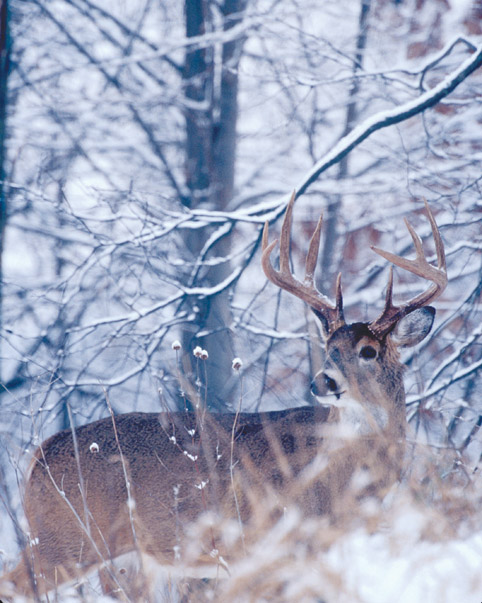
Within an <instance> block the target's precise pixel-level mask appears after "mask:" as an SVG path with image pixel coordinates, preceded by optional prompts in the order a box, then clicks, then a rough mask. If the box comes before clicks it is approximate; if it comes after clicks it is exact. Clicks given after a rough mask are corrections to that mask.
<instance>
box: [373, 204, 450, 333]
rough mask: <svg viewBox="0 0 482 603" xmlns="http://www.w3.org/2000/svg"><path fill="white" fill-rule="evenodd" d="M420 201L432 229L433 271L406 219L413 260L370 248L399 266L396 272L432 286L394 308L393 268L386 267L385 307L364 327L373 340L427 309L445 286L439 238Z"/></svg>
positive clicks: (429, 214)
mask: <svg viewBox="0 0 482 603" xmlns="http://www.w3.org/2000/svg"><path fill="white" fill-rule="evenodd" d="M424 201H425V208H426V210H427V215H428V219H429V220H430V225H431V226H432V233H433V238H434V241H435V249H436V251H437V268H436V267H435V266H432V265H431V264H429V263H428V261H427V259H426V257H425V254H424V252H423V249H422V241H421V239H420V237H419V236H418V234H417V233H416V232H415V230H414V229H413V227H412V225H411V224H410V223H409V222H408V220H407V219H405V224H406V225H407V229H408V231H409V233H410V235H411V237H412V240H413V244H414V246H415V251H416V253H417V257H416V258H415V259H414V260H407V259H406V258H402V257H400V256H398V255H395V254H393V253H390V252H389V251H384V250H383V249H379V248H378V247H373V246H372V249H373V251H375V252H376V253H378V255H381V256H382V257H383V258H385V259H386V260H388V261H389V262H391V263H392V264H394V265H395V266H400V268H403V269H404V270H407V271H408V272H411V273H412V274H416V275H417V276H421V277H422V278H425V279H427V280H429V281H432V283H433V284H432V285H431V286H430V287H429V288H428V289H427V290H426V291H424V292H423V293H420V294H419V295H417V296H416V297H414V298H412V299H411V300H409V301H407V302H405V303H404V304H402V305H401V306H395V305H394V304H393V302H392V290H393V268H392V267H390V274H389V277H388V286H387V294H386V298H385V307H384V309H383V311H382V313H381V314H380V316H379V317H378V318H376V319H375V320H374V321H373V322H371V323H370V324H369V325H368V326H369V328H370V330H371V331H372V333H373V334H374V335H375V336H376V337H383V336H385V335H386V334H387V333H389V332H390V331H391V330H392V329H393V328H394V327H395V325H396V324H397V322H398V321H399V320H400V319H401V318H403V317H404V316H406V315H407V314H410V312H413V311H414V310H416V309H417V308H422V307H423V306H426V305H428V304H429V303H430V302H432V301H433V300H434V299H436V298H437V297H438V296H439V295H440V294H441V293H442V292H443V290H444V289H445V287H446V286H447V267H446V264H445V252H444V246H443V242H442V238H441V236H440V232H439V230H438V227H437V224H436V222H435V219H434V217H433V214H432V212H431V211H430V207H429V205H428V203H427V201H426V200H425V199H424Z"/></svg>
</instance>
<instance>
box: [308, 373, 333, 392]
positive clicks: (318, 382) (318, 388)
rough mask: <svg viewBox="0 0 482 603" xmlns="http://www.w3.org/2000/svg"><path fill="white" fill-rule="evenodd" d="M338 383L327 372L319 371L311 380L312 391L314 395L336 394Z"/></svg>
mask: <svg viewBox="0 0 482 603" xmlns="http://www.w3.org/2000/svg"><path fill="white" fill-rule="evenodd" d="M337 391H338V384H337V382H336V381H335V380H334V379H333V377H330V375H328V374H327V373H318V374H317V375H316V376H315V378H314V379H313V381H312V382H311V393H312V394H313V395H314V396H326V395H328V394H336V393H337Z"/></svg>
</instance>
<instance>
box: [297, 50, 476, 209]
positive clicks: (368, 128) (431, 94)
mask: <svg viewBox="0 0 482 603" xmlns="http://www.w3.org/2000/svg"><path fill="white" fill-rule="evenodd" d="M481 65H482V44H481V45H479V46H478V47H477V49H476V51H475V52H474V53H473V54H472V55H471V56H470V57H469V58H468V59H466V60H465V61H464V62H463V63H462V65H461V66H460V67H459V68H458V69H456V70H455V71H453V72H452V73H451V74H450V75H448V76H447V77H446V78H444V79H443V80H442V81H441V82H440V84H438V85H437V86H435V87H434V88H432V89H431V90H429V91H428V92H425V93H424V94H422V95H421V96H419V97H418V98H417V99H415V100H411V101H409V102H407V103H404V104H403V105H400V106H399V107H396V108H395V109H390V110H387V111H381V112H379V113H376V114H375V115H373V116H372V117H369V118H368V119H366V120H365V121H364V122H363V123H362V124H360V125H359V126H357V127H356V128H355V129H354V130H352V131H351V132H350V133H349V134H347V135H346V136H344V137H343V138H341V139H340V140H339V141H338V143H337V144H336V145H335V147H334V148H333V149H332V150H331V151H330V152H328V153H327V154H326V155H325V156H324V157H323V158H322V159H320V161H318V163H316V164H315V165H314V166H313V168H312V169H311V171H310V172H309V174H308V175H307V176H306V177H305V178H304V179H303V181H302V182H301V183H300V184H299V185H298V186H297V187H296V191H297V192H296V197H300V196H301V195H302V194H303V193H304V192H306V190H307V189H308V187H309V186H310V185H311V184H313V182H315V180H317V179H318V177H319V176H320V174H322V173H323V172H325V171H326V170H327V169H328V168H330V167H331V166H332V165H335V164H336V163H338V162H339V161H341V160H342V159H343V157H345V156H346V155H348V153H349V152H350V151H351V150H352V149H354V148H355V147H356V146H358V145H359V144H360V143H361V142H363V141H364V140H365V139H366V138H368V137H369V136H370V135H371V134H373V132H376V131H377V130H381V129H382V128H387V127H388V126H393V125H395V124H398V123H400V122H402V121H405V120H406V119H409V118H410V117H413V116H414V115H418V114H419V113H422V112H423V111H425V110H426V109H430V107H433V106H435V105H436V104H437V103H439V102H440V101H441V100H443V99H444V98H445V97H446V96H448V95H449V94H450V93H451V92H453V91H454V90H455V88H457V86H458V85H459V84H461V83H462V82H463V81H464V80H465V79H466V78H467V77H468V76H469V75H470V74H471V73H472V72H474V71H475V70H476V69H477V68H478V67H480V66H481Z"/></svg>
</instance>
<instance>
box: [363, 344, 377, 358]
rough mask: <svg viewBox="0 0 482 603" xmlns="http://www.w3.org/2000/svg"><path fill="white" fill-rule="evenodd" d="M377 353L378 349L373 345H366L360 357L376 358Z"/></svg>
mask: <svg viewBox="0 0 482 603" xmlns="http://www.w3.org/2000/svg"><path fill="white" fill-rule="evenodd" d="M376 355H377V351H376V349H375V348H374V347H372V346H371V345H364V346H363V347H362V348H361V350H360V352H359V356H360V358H363V359H364V360H372V359H373V358H376Z"/></svg>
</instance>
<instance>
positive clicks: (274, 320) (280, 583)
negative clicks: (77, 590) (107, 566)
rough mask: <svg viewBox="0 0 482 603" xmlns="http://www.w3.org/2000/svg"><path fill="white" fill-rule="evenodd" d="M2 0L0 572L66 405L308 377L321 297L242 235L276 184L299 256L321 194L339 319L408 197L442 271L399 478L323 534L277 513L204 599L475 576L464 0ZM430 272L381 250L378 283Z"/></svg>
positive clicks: (470, 67)
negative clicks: (435, 237)
mask: <svg viewBox="0 0 482 603" xmlns="http://www.w3.org/2000/svg"><path fill="white" fill-rule="evenodd" d="M0 18H1V32H0V34H1V48H0V78H1V81H0V112H1V113H0V170H1V181H0V236H1V245H0V254H1V255H0V383H1V389H0V409H1V412H0V416H1V420H0V574H1V573H2V568H3V570H5V571H6V570H7V568H11V567H12V566H13V565H15V562H16V559H18V557H19V555H20V549H21V547H22V543H23V542H24V536H23V534H24V531H25V525H24V519H23V514H22V484H23V479H24V475H25V472H26V468H27V466H28V463H29V459H30V458H31V455H32V452H33V450H34V449H35V447H36V446H37V445H38V444H39V443H40V442H41V441H43V440H44V439H45V438H46V437H48V436H50V435H52V434H54V433H56V432H57V431H59V430H61V429H65V428H68V427H70V426H71V425H72V424H75V425H76V426H79V425H82V424H85V423H88V422H91V421H94V420H96V419H99V418H101V417H105V416H107V415H108V414H109V410H110V409H109V407H110V408H111V409H112V411H113V412H114V413H115V414H120V413H125V412H130V411H150V412H156V411H161V410H166V409H171V410H173V409H178V410H182V409H184V408H186V406H187V407H195V406H196V405H197V404H201V405H202V406H203V407H206V408H208V409H209V410H210V411H212V412H221V413H222V412H227V411H231V412H233V411H236V410H237V409H242V410H243V411H267V410H275V409H287V408H292V407H296V406H303V405H307V404H309V405H315V404H316V403H317V402H316V399H315V398H314V397H313V396H312V395H311V393H310V383H311V379H312V377H313V375H315V374H316V373H317V371H319V369H320V367H321V365H322V363H323V349H322V345H321V342H320V337H319V332H318V326H317V324H316V318H315V316H314V314H313V313H312V312H311V311H310V310H309V308H308V307H307V306H306V304H304V303H303V302H302V301H300V300H298V299H296V298H295V297H293V296H291V295H289V294H288V293H286V292H282V291H281V290H280V289H278V288H276V287H275V286H273V285H272V284H271V283H269V282H268V281H267V279H266V276H265V275H264V273H263V271H262V269H261V261H260V257H261V238H262V229H263V225H264V223H265V222H266V221H268V222H269V224H270V237H271V240H273V239H274V238H275V237H278V236H279V232H280V227H281V220H282V216H283V213H284V211H285V209H286V205H287V203H288V200H289V198H290V196H291V193H292V191H293V190H295V191H296V196H297V200H296V203H295V206H294V214H293V232H292V244H291V261H292V264H293V271H294V273H295V274H297V275H298V277H299V278H300V279H302V278H303V274H304V272H303V271H304V266H303V263H304V258H305V256H306V252H307V248H308V242H309V239H310V237H311V235H312V233H313V230H314V228H315V225H316V222H317V220H318V217H319V215H320V214H321V213H323V228H322V238H321V249H320V254H319V258H318V263H317V271H316V285H317V287H318V289H319V290H320V291H322V292H323V293H324V294H325V295H327V296H328V297H329V298H331V299H333V298H334V292H335V281H336V277H337V274H338V273H339V272H341V273H342V287H343V299H344V309H345V315H346V317H347V320H348V321H349V322H355V321H366V320H369V319H371V318H372V317H374V316H375V315H376V314H378V313H380V311H381V309H382V308H383V304H384V295H385V289H386V286H387V279H388V273H389V270H388V268H389V265H388V262H386V261H385V260H384V259H383V258H381V257H380V256H378V255H376V254H375V253H373V251H372V250H371V248H370V247H371V246H377V247H380V248H382V249H386V250H390V251H391V252H393V253H396V254H397V255H403V256H405V257H414V248H413V242H412V239H411V237H410V233H409V231H408V230H407V228H406V226H405V223H404V218H406V219H408V220H409V222H410V223H411V224H412V225H413V226H414V228H415V229H416V231H417V232H418V233H419V234H420V236H421V238H422V240H423V243H424V249H425V251H426V254H427V257H428V259H429V261H431V262H434V261H435V258H436V255H435V250H434V246H433V241H432V238H431V229H430V224H429V222H428V220H427V217H426V212H425V209H424V208H425V206H424V200H425V199H426V200H427V201H428V203H429V205H430V207H431V209H432V211H433V214H434V216H435V218H436V221H437V224H438V226H439V229H440V233H441V236H442V239H443V241H444V244H445V251H446V257H447V271H448V287H447V289H446V290H445V292H444V293H443V295H442V296H441V297H440V298H439V299H438V300H437V301H436V302H435V303H434V306H435V307H436V310H437V314H436V318H435V325H434V328H433V329H432V331H431V333H430V336H429V337H427V339H425V340H424V341H423V343H421V344H420V345H418V346H417V347H415V348H410V349H407V351H406V352H404V354H403V362H404V364H405V365H406V367H407V368H406V371H405V389H406V392H407V409H406V411H407V420H408V425H409V434H408V438H409V441H410V442H411V443H412V444H413V449H412V452H411V454H412V461H411V462H412V464H411V470H410V472H409V473H410V476H409V477H407V481H410V483H411V486H410V487H409V488H408V490H409V491H410V494H405V495H404V497H403V501H402V502H400V501H399V502H396V503H394V504H393V506H392V507H390V509H389V510H387V511H386V516H385V517H384V519H383V520H381V523H383V529H382V528H380V525H379V524H378V523H377V521H378V520H377V519H375V518H373V517H371V516H370V513H369V512H368V511H367V514H368V515H367V516H368V519H367V522H368V523H370V522H371V523H370V526H371V527H367V525H364V526H362V527H360V526H358V527H356V529H355V528H354V529H353V530H348V529H347V530H346V531H345V532H341V533H337V535H336V537H335V535H334V534H333V533H332V532H330V534H329V535H328V534H327V532H326V531H325V532H324V545H323V547H322V549H323V550H314V549H316V547H314V542H315V538H314V536H313V534H312V533H311V532H310V535H306V534H305V536H306V538H305V539H304V537H303V536H302V534H304V532H303V530H307V527H306V525H302V526H300V525H299V524H298V523H297V521H296V518H294V519H293V517H292V520H293V523H292V524H291V525H289V526H286V525H285V532H283V533H281V532H280V530H281V529H282V528H280V527H279V526H278V528H277V529H278V531H277V532H272V533H270V534H268V535H266V534H265V535H264V536H263V538H265V540H262V539H261V540H260V542H259V543H258V545H257V548H256V546H255V547H254V548H253V550H251V551H250V555H249V559H247V560H245V561H244V566H243V567H242V569H241V570H240V572H241V574H242V579H241V582H242V584H243V586H242V587H241V586H239V584H238V585H236V584H234V583H233V581H229V580H228V581H227V583H226V584H224V583H223V584H220V585H219V586H218V587H216V588H217V590H216V588H214V590H213V591H211V599H210V600H219V601H222V600H224V601H228V600H230V601H248V600H249V601H257V600H260V601H261V600H263V601H268V600H272V601H326V602H334V601H360V602H366V603H377V602H378V601H380V602H385V601H405V602H409V603H416V602H417V601H427V600H428V601H437V602H442V601H451V602H452V603H453V602H454V601H466V602H469V603H471V602H472V601H473V602H478V603H480V601H481V600H482V578H481V572H480V567H481V563H482V561H481V560H482V538H481V536H480V534H477V531H476V529H477V527H478V528H480V519H481V514H480V494H481V486H482V484H481V483H480V470H481V458H482V456H481V455H482V431H481V430H480V427H481V425H482V371H481V367H482V327H481V325H482V306H481V290H482V253H481V250H482V236H481V235H482V227H481V226H482V190H481V188H482V170H481V165H482V69H481V65H482V5H481V3H480V1H479V0H338V1H333V0H325V1H323V2H319V1H316V0H303V1H301V0H185V2H180V1H179V0H178V1H176V0H163V1H153V0H130V1H129V2H125V1H122V0H51V1H50V2H48V1H47V0H30V1H29V2H24V1H20V0H9V1H8V2H7V0H4V1H3V2H2V3H1V15H0ZM277 255H278V249H276V250H275V251H274V252H273V257H274V262H275V263H276V257H277ZM424 286H425V285H424V283H423V282H422V281H421V279H419V278H417V277H416V276H413V275H410V274H408V273H406V272H405V271H403V270H400V269H395V271H394V297H395V300H398V301H401V300H402V301H403V300H405V299H408V298H411V297H413V296H414V295H416V294H417V293H419V292H420V291H421V290H422V289H423V287H424ZM196 350H197V352H196V354H195V353H194V352H195V351H196ZM235 359H237V363H235V365H236V366H235V368H236V370H234V369H233V361H234V360H235ZM427 467H429V468H430V469H428V468H427ZM413 484H416V485H413ZM387 524H388V525H389V528H386V525H387ZM375 525H376V527H374V526H375ZM385 528H386V529H385ZM317 529H318V528H317ZM308 531H309V530H308ZM380 532H382V534H380ZM294 541H296V547H298V548H297V550H298V549H299V551H300V552H299V554H298V557H297V562H296V564H294V565H293V564H291V565H290V563H289V562H288V560H287V559H288V553H287V551H288V550H289V549H291V548H292V547H293V546H294V545H293V542H294ZM305 541H306V547H305V548H302V544H300V542H303V543H304V542H305ZM301 551H302V552H301ZM270 555H271V557H270ZM320 567H321V569H320ZM243 572H244V573H243ZM263 572H265V574H263ZM268 574H269V577H268ZM281 576H282V577H281ZM375 576H377V579H376V582H377V584H374V581H375ZM243 581H244V582H243ZM274 583H276V585H275V586H274V585H273V584H274ZM255 584H256V588H258V589H259V590H258V591H256V590H255V586H254V585H255ZM204 587H205V585H204V586H203V588H204ZM166 588H167V587H166ZM209 588H211V589H212V588H213V587H212V585H211V586H210V587H209ZM95 589H96V585H95V584H94V586H92V587H91V590H90V591H88V590H87V591H84V594H83V596H84V597H85V600H92V601H93V600H97V599H96V598H95V596H94V594H93V593H95V592H97V591H96V590H95ZM199 589H201V587H199ZM230 589H231V590H230ZM250 589H251V590H250ZM257 592H258V593H263V594H262V595H259V594H258V595H257V594H256V593H257ZM166 593H167V594H166ZM213 593H214V594H213ZM273 593H275V594H273ZM99 596H100V595H99ZM206 596H207V595H206ZM89 597H90V598H89ZM163 597H164V598H160V599H159V600H163V601H177V600H181V598H176V597H177V595H176V594H173V592H172V591H171V590H169V589H167V590H166V591H165V592H164V595H163ZM203 597H204V595H203V594H202V593H201V590H199V592H198V593H197V594H196V595H193V594H191V598H190V599H186V600H192V601H204V600H208V599H204V598H203ZM182 600H184V599H182Z"/></svg>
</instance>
